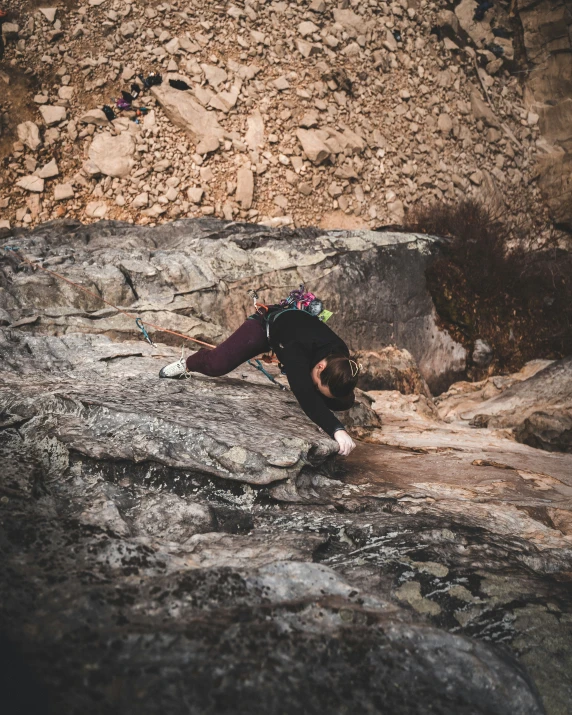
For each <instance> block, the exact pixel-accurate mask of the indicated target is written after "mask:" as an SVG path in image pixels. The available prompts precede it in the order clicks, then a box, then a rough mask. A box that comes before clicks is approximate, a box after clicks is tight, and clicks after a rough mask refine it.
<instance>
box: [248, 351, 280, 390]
mask: <svg viewBox="0 0 572 715" xmlns="http://www.w3.org/2000/svg"><path fill="white" fill-rule="evenodd" d="M254 362H255V363H256V365H255V364H254V363H253V362H252V360H248V364H249V365H250V367H253V368H254V369H255V370H260V372H261V373H262V374H263V375H264V376H265V377H267V378H268V379H269V380H270V382H273V383H274V384H275V385H278V387H279V388H280V389H281V390H287V389H288V388H287V387H286V385H281V384H280V383H279V382H278V381H277V380H276V378H274V377H273V376H272V375H271V374H270V373H269V372H268V371H267V370H265V369H264V366H263V364H262V362H261V361H260V360H259V359H258V358H256V359H255V361H254Z"/></svg>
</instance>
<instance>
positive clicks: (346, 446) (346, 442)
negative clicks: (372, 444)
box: [334, 429, 356, 457]
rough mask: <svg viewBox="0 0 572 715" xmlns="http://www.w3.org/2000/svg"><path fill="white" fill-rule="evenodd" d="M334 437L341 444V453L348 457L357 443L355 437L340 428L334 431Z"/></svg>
mask: <svg viewBox="0 0 572 715" xmlns="http://www.w3.org/2000/svg"><path fill="white" fill-rule="evenodd" d="M334 439H335V440H336V442H337V443H338V444H339V445H340V451H339V454H340V455H341V456H342V457H347V456H348V454H349V453H350V452H351V451H352V450H353V449H354V448H355V446H356V443H355V442H354V441H353V439H352V438H351V437H350V436H349V434H348V433H347V432H346V431H345V430H343V429H339V430H338V431H337V432H334Z"/></svg>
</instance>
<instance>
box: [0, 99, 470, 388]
mask: <svg viewBox="0 0 572 715" xmlns="http://www.w3.org/2000/svg"><path fill="white" fill-rule="evenodd" d="M175 91H176V90H175ZM15 242H16V243H17V244H18V245H19V246H20V247H21V248H22V251H23V253H24V254H25V255H27V256H28V257H29V258H31V259H34V260H40V261H42V264H43V265H45V266H46V267H47V268H50V267H51V269H52V270H55V271H57V272H59V273H61V274H63V275H65V276H66V277H68V278H70V279H71V280H74V281H76V282H80V283H82V285H84V286H85V287H87V288H89V289H90V290H92V291H94V292H96V293H98V294H99V295H101V297H102V298H104V299H106V300H108V301H109V302H111V303H114V304H116V305H119V306H122V307H126V308H127V309H128V311H129V312H132V313H137V315H139V316H140V317H141V318H142V319H143V320H147V321H149V322H152V323H155V324H159V325H164V326H165V327H169V328H171V329H172V330H176V331H179V332H183V333H185V334H188V335H190V336H191V337H197V338H200V339H202V340H206V341H207V342H218V341H220V339H221V338H222V337H223V336H225V335H226V334H228V333H229V332H230V331H232V330H235V329H236V328H237V327H238V326H239V325H240V323H241V322H242V321H243V320H244V319H245V318H246V316H247V315H249V314H250V313H251V312H252V304H251V302H250V300H249V299H248V298H247V296H246V292H247V290H249V289H258V290H259V294H260V297H261V300H263V301H264V302H267V303H268V302H272V301H274V302H276V301H278V300H280V299H281V298H283V297H284V296H286V295H287V294H288V293H289V292H290V290H292V289H293V288H297V287H298V284H300V283H306V285H307V286H308V288H310V289H311V290H312V291H313V292H315V293H316V294H317V295H319V296H320V297H321V298H322V300H323V301H324V304H325V305H326V306H327V307H328V309H329V310H331V311H333V312H334V317H333V318H331V325H332V327H333V329H334V330H336V331H337V332H338V333H340V334H341V335H342V337H343V338H344V339H345V340H346V341H347V342H348V344H349V345H350V347H351V348H352V349H353V350H360V349H364V350H379V349H381V348H384V347H385V346H386V345H389V344H392V343H393V344H396V345H397V346H398V347H403V348H406V349H407V350H409V352H410V353H411V354H412V355H413V357H414V358H415V360H416V361H417V363H418V365H419V370H420V372H421V375H422V376H423V378H424V379H425V380H426V381H427V384H428V385H429V387H430V389H431V390H432V391H433V392H440V391H442V390H444V389H446V388H447V387H448V386H449V384H451V382H453V381H454V380H455V379H457V378H458V377H459V376H461V375H462V374H463V372H464V369H465V360H466V352H465V349H464V348H463V347H462V346H461V345H459V344H457V343H455V342H454V341H453V340H452V339H451V337H450V336H449V334H448V333H446V332H444V331H442V330H441V329H439V328H438V326H437V324H436V316H435V309H434V306H433V302H432V300H431V297H430V296H429V293H428V292H427V289H426V285H425V268H426V266H427V264H428V262H429V261H431V260H432V257H433V255H434V254H435V252H436V251H437V250H438V242H437V239H432V238H430V237H427V236H420V235H416V234H406V233H391V232H373V231H321V230H318V229H300V230H297V231H295V230H290V229H270V228H266V227H263V226H254V225H248V224H236V223H232V222H224V221H218V220H214V219H202V220H182V221H176V222H174V223H170V224H164V225H161V226H157V227H155V228H143V227H141V226H133V225H130V224H123V223H118V222H113V221H105V222H100V223H98V224H95V225H91V226H82V225H80V224H79V223H76V222H65V221H64V222H56V223H51V224H46V225H45V226H43V227H40V228H38V229H35V230H34V231H32V232H28V233H26V232H20V231H16V232H15V234H14V235H13V236H12V237H10V238H9V239H8V240H7V241H6V243H7V244H8V245H11V244H13V243H15ZM3 270H4V275H5V277H4V283H5V288H4V291H3V293H2V294H0V308H3V309H5V310H6V311H8V313H9V314H10V316H11V320H12V322H13V323H15V322H18V321H20V320H21V319H26V320H29V319H31V318H32V317H35V321H34V327H33V329H34V331H37V332H42V333H49V334H55V335H63V334H65V333H66V332H77V331H80V332H86V333H102V334H105V335H108V336H110V337H112V338H114V339H115V338H127V337H129V338H132V337H135V336H136V335H139V331H138V330H137V328H136V327H135V325H134V322H133V321H132V320H130V319H128V318H125V317H124V316H122V315H121V314H118V313H117V312H115V311H114V310H113V309H111V308H109V307H106V306H105V305H104V304H102V302H101V301H99V300H97V299H95V298H91V297H89V296H86V295H85V294H82V293H79V292H78V291H77V290H75V289H74V288H72V287H70V286H68V285H66V284H65V283H62V282H61V281H57V280H56V279H54V278H52V277H50V276H47V275H45V274H43V273H41V272H36V273H35V274H30V273H29V271H19V272H15V273H14V274H12V273H10V271H11V270H12V269H11V268H9V267H7V266H6V264H4V268H3ZM6 271H8V273H6ZM214 316H216V317H214ZM149 332H150V335H151V336H152V337H157V335H156V334H155V332H154V330H153V329H150V331H149ZM163 339H166V338H165V336H163Z"/></svg>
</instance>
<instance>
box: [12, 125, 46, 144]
mask: <svg viewBox="0 0 572 715" xmlns="http://www.w3.org/2000/svg"><path fill="white" fill-rule="evenodd" d="M16 131H17V133H18V140H19V141H21V142H22V144H24V145H25V146H27V147H28V149H31V150H32V151H37V150H38V149H39V147H40V146H41V145H42V140H41V138H40V130H39V128H38V125H37V124H36V123H35V122H22V123H21V124H18V127H17V129H16Z"/></svg>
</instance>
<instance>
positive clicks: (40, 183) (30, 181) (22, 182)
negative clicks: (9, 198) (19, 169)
mask: <svg viewBox="0 0 572 715" xmlns="http://www.w3.org/2000/svg"><path fill="white" fill-rule="evenodd" d="M16 186H19V187H20V188H21V189H24V191H32V192H35V193H38V194H41V193H42V191H43V190H44V180H43V179H41V178H40V177H39V176H35V175H31V176H22V178H21V179H18V181H16Z"/></svg>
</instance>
